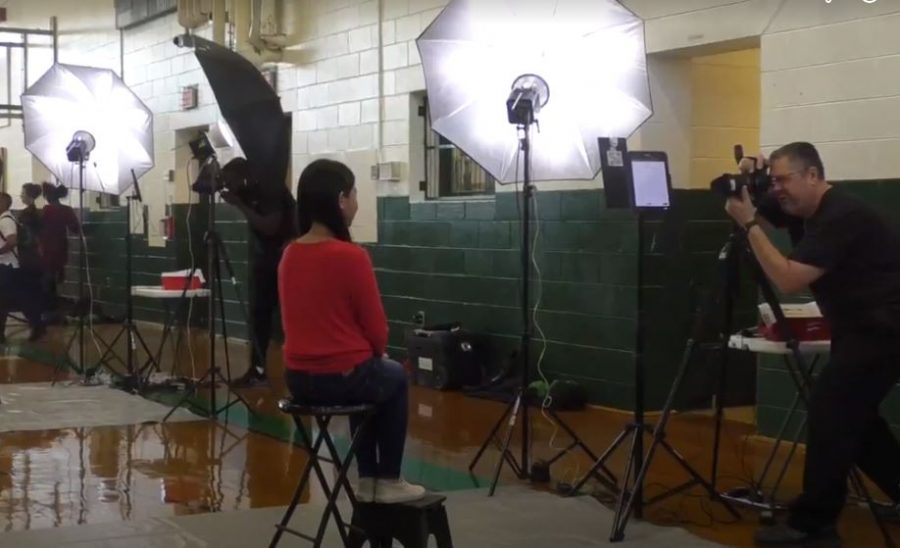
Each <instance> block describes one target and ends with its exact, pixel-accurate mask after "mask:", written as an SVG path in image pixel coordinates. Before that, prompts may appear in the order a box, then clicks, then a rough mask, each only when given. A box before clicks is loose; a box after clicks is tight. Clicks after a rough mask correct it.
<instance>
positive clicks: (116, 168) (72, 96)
mask: <svg viewBox="0 0 900 548" xmlns="http://www.w3.org/2000/svg"><path fill="white" fill-rule="evenodd" d="M22 117H23V119H24V130H25V148H26V149H28V151H29V152H31V153H32V154H34V156H35V157H36V158H37V159H38V160H39V161H40V162H41V163H42V164H44V166H46V167H47V169H49V170H50V172H51V173H52V174H53V175H55V176H56V177H57V179H59V180H60V181H61V182H62V183H63V184H65V185H66V186H68V187H71V188H79V185H80V184H81V182H80V181H79V173H78V167H77V166H76V165H75V163H73V161H72V160H71V159H70V158H69V156H67V148H68V147H69V145H71V144H72V143H73V141H77V140H78V139H79V138H80V137H81V136H84V135H85V132H86V133H87V134H90V137H91V138H92V140H93V142H94V143H95V145H94V147H93V149H92V150H91V151H90V158H89V159H87V160H86V161H85V163H84V181H83V184H84V186H83V189H84V190H95V191H97V192H106V193H110V194H116V195H119V194H122V193H123V192H124V191H125V190H127V189H128V188H129V187H130V186H131V184H132V181H133V179H132V170H134V174H135V176H137V177H140V176H142V175H143V174H144V173H146V172H147V171H149V170H150V169H152V168H153V114H152V113H151V112H150V109H149V108H147V106H146V105H144V103H142V102H141V100H140V99H139V98H138V97H137V95H135V94H134V93H133V92H132V91H131V90H130V89H129V88H128V86H126V85H125V83H124V82H123V81H122V79H121V78H119V77H118V75H116V73H114V72H113V71H111V70H109V69H101V68H94V67H83V66H78V65H64V64H59V63H57V64H55V65H53V66H52V67H50V69H49V70H48V71H47V72H46V73H44V75H43V76H41V77H40V79H38V81H37V82H35V83H34V84H32V86H31V87H29V88H28V90H27V91H25V93H24V94H22ZM76 133H78V134H79V136H78V137H76Z"/></svg>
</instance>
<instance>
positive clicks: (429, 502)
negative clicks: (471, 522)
mask: <svg viewBox="0 0 900 548" xmlns="http://www.w3.org/2000/svg"><path fill="white" fill-rule="evenodd" d="M446 499H447V497H444V496H441V495H434V494H428V495H425V497H424V498H422V499H419V500H416V501H413V502H406V503H400V504H373V503H359V504H357V505H356V506H355V507H354V509H353V520H352V522H351V525H350V529H351V530H350V542H349V544H347V546H349V547H350V548H362V546H363V545H364V544H365V543H366V541H367V540H368V541H369V542H371V546H372V548H391V546H392V544H393V540H394V539H397V540H398V541H400V544H402V545H403V548H427V547H428V537H430V536H431V535H434V538H435V540H436V541H437V546H438V548H453V541H452V540H451V538H450V524H449V523H448V521H447V509H446V508H444V501H445V500H446Z"/></svg>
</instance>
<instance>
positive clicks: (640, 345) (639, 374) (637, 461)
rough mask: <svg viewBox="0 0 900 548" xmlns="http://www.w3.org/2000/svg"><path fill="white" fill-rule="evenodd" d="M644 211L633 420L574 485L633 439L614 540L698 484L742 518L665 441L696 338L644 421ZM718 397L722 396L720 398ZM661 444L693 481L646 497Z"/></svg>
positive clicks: (639, 213) (639, 226)
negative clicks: (656, 410) (652, 416)
mask: <svg viewBox="0 0 900 548" xmlns="http://www.w3.org/2000/svg"><path fill="white" fill-rule="evenodd" d="M644 215H645V214H644V212H643V211H642V209H641V208H638V209H637V232H638V241H637V244H638V247H637V249H638V251H637V253H638V268H637V280H636V285H637V317H638V321H637V335H636V339H635V400H634V415H633V420H632V422H631V423H629V424H628V425H626V426H625V428H624V429H623V430H622V432H620V433H619V435H618V436H617V437H616V438H615V439H614V440H613V442H612V444H610V446H609V448H607V450H606V451H604V453H603V455H602V456H601V457H600V459H598V460H597V461H596V462H595V464H594V467H593V468H592V469H591V470H590V471H589V472H588V474H586V475H585V476H584V477H583V478H582V479H581V480H580V481H579V482H578V483H577V484H576V485H575V486H573V488H572V491H571V492H572V493H575V492H577V491H579V490H580V489H581V487H582V486H584V484H585V482H586V481H587V480H588V478H589V477H590V476H591V474H593V473H594V472H595V471H596V469H597V468H598V467H600V466H603V465H604V464H605V462H606V461H607V459H609V458H610V457H611V456H612V454H613V453H614V452H615V451H616V450H617V449H618V448H619V446H621V445H622V444H623V443H625V441H626V440H627V439H629V438H630V440H631V446H630V449H629V453H628V462H627V464H626V466H625V473H624V476H623V477H624V485H623V486H622V487H621V489H619V496H618V499H617V503H616V512H615V516H614V518H613V527H612V531H611V533H610V537H609V540H610V542H618V541H621V540H622V539H623V538H624V535H625V525H626V524H627V521H628V518H629V516H630V514H631V513H632V512H633V513H634V514H635V515H636V516H638V518H640V517H642V515H643V509H644V506H649V505H651V504H654V503H656V502H660V501H662V500H664V499H666V498H669V497H671V496H673V495H675V494H677V493H680V492H682V491H685V490H687V489H689V488H691V487H693V486H695V485H700V486H702V487H703V488H704V489H705V490H706V491H707V493H709V495H710V496H711V497H712V498H713V499H715V500H717V501H719V502H721V503H722V504H723V505H724V506H725V507H726V509H727V510H728V511H729V512H730V513H731V514H732V515H733V516H735V517H739V516H738V514H737V512H736V511H735V510H734V509H733V508H732V507H731V506H730V505H729V504H728V503H727V502H726V501H725V500H724V499H722V498H721V497H720V496H719V494H718V493H716V491H715V488H714V487H713V485H712V484H711V483H710V482H708V481H706V480H705V479H704V478H703V477H702V476H701V475H700V473H699V472H697V470H696V469H695V468H694V467H693V466H691V465H690V463H688V462H687V460H685V458H684V457H683V456H682V455H681V454H680V453H679V452H678V451H677V450H676V449H675V448H674V447H672V445H671V444H669V443H668V441H666V440H665V433H664V432H665V427H666V423H667V422H668V419H669V415H670V413H671V408H672V404H673V403H674V400H675V397H676V395H677V387H679V386H680V385H681V381H682V379H683V378H684V375H685V373H686V371H687V366H688V364H689V363H690V359H691V356H692V354H693V349H694V339H693V338H692V339H691V340H689V341H688V346H687V348H686V350H685V354H684V357H683V359H682V362H681V366H680V367H679V369H678V373H677V374H676V377H675V384H674V387H673V389H672V391H671V392H670V393H669V396H668V399H667V401H666V404H665V407H664V409H663V413H662V417H661V418H660V420H659V422H658V423H657V425H656V427H655V428H652V429H651V427H650V425H648V424H646V423H645V421H644V375H645V371H644V367H645V363H644V331H645V329H644V319H645V311H644V299H643V256H644V241H643V240H644ZM717 399H718V398H717ZM644 435H648V436H649V435H652V438H653V441H652V443H651V445H650V447H649V449H648V451H647V454H646V457H645V455H644V439H643V438H644ZM658 446H662V448H663V449H664V450H665V451H666V452H667V453H669V455H670V456H671V457H672V458H673V459H674V460H675V462H677V463H678V465H679V466H680V467H681V468H682V469H683V470H684V471H685V472H687V473H688V475H689V476H691V480H689V481H687V482H685V483H683V484H681V485H679V486H677V487H674V488H672V489H670V490H668V491H666V492H664V493H661V494H659V495H657V496H655V497H653V498H652V499H650V500H646V501H645V500H644V496H643V487H644V479H645V477H646V474H647V470H648V469H649V466H650V463H651V461H652V459H653V456H654V453H655V451H656V449H657V447H658Z"/></svg>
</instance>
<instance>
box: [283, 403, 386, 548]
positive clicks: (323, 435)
mask: <svg viewBox="0 0 900 548" xmlns="http://www.w3.org/2000/svg"><path fill="white" fill-rule="evenodd" d="M371 418H372V415H371V414H368V415H366V417H365V420H364V421H363V424H362V425H361V426H360V428H359V429H357V431H356V434H355V435H354V436H353V437H352V438H351V441H350V448H349V450H348V451H347V456H346V457H345V458H344V459H341V458H340V454H339V453H338V451H337V447H335V445H334V441H333V440H332V439H331V436H330V435H329V433H328V424H329V423H330V422H331V417H330V416H327V417H320V416H316V417H315V421H316V425H317V426H318V428H319V432H318V435H317V436H316V439H315V442H314V443H310V436H309V434H308V433H307V432H306V428H305V427H304V425H303V423H302V421H301V420H300V417H297V416H295V417H294V422H295V424H296V425H297V429H298V430H299V431H300V436H301V437H302V443H303V447H304V448H305V449H307V450H308V451H309V461H308V462H307V463H306V466H305V467H304V469H303V475H302V476H301V479H300V483H299V484H298V485H297V489H296V491H295V492H294V496H293V498H292V499H291V503H290V505H289V506H288V508H287V511H286V512H285V514H284V516H283V517H282V519H281V523H279V524H278V525H276V526H275V529H276V530H275V535H274V536H273V537H272V541H271V542H270V543H269V548H275V547H276V546H277V545H278V542H279V541H280V540H281V536H282V534H284V532H285V531H288V532H290V533H292V534H294V535H296V536H299V537H301V538H304V539H306V540H309V541H312V542H313V546H314V547H315V548H319V547H320V546H322V541H323V540H324V538H325V531H326V529H327V527H328V521H329V519H330V518H331V516H332V515H334V520H335V523H336V524H337V528H338V533H339V534H340V536H341V541H342V543H343V545H344V546H348V545H349V540H350V537H349V536H348V532H347V525H348V524H347V523H346V522H345V521H344V520H343V519H342V518H341V513H340V510H339V509H338V507H337V500H338V497H339V496H340V492H341V489H344V490H345V491H346V493H347V495H348V497H349V498H350V503H351V504H352V505H353V507H354V508H355V507H356V497H355V495H354V493H353V489H352V488H351V486H350V481H349V479H348V478H347V474H348V472H349V471H350V466H351V464H352V463H353V458H354V457H355V455H356V449H357V446H358V444H359V438H360V436H359V434H360V432H362V431H363V430H364V429H365V428H368V427H369V423H370V422H371ZM323 443H324V444H325V446H326V447H327V449H328V453H329V456H330V458H324V457H319V451H320V449H321V447H322V444H323ZM320 460H325V461H326V462H330V463H331V464H332V465H334V466H337V467H338V477H337V479H336V481H335V483H334V487H333V488H332V487H329V484H328V481H327V479H326V477H325V473H324V471H323V470H322V465H321V464H320V462H319V461H320ZM313 471H314V472H315V474H316V478H317V479H318V480H319V483H320V485H321V486H322V490H323V491H324V493H325V496H326V497H327V504H326V506H325V511H324V512H323V513H322V518H321V519H320V520H319V527H318V530H317V532H316V536H315V537H314V538H313V537H310V536H308V535H305V534H303V533H300V532H299V531H294V530H292V529H291V528H289V527H288V526H287V524H288V522H290V519H291V517H292V516H293V514H294V511H295V510H296V508H297V505H298V504H299V502H300V497H301V496H302V494H303V490H304V489H305V488H306V485H307V483H308V481H309V476H310V474H311V473H312V472H313ZM350 527H351V530H352V528H353V525H352V524H350Z"/></svg>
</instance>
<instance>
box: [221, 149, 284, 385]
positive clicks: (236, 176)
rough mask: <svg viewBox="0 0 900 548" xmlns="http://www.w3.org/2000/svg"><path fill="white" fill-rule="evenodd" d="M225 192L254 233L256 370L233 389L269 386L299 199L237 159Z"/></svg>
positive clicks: (225, 171) (228, 170)
mask: <svg viewBox="0 0 900 548" xmlns="http://www.w3.org/2000/svg"><path fill="white" fill-rule="evenodd" d="M222 178H223V179H224V180H225V189H223V190H222V191H221V196H222V199H223V200H225V202H227V203H229V204H231V205H232V206H234V207H236V208H237V209H238V210H239V211H240V212H241V213H242V214H243V215H244V217H245V218H246V219H247V222H248V223H249V225H250V231H251V232H252V234H253V251H252V255H251V269H252V275H251V278H250V310H251V319H250V343H251V344H250V367H249V369H247V372H246V373H245V374H244V375H243V376H241V377H240V378H238V379H235V381H234V383H233V385H234V386H236V387H251V386H261V385H265V384H267V382H268V381H267V378H266V361H267V360H266V355H267V353H268V350H269V341H270V340H271V338H272V322H273V320H274V317H275V310H276V307H277V306H278V261H279V260H281V252H282V250H283V249H284V246H285V245H287V243H288V242H290V241H291V240H292V239H293V238H295V237H296V236H297V224H296V219H297V217H296V210H297V205H296V202H294V197H293V196H291V192H290V191H289V190H288V188H287V185H283V184H282V185H276V187H275V189H274V190H272V192H267V190H268V189H265V188H263V187H262V185H261V184H259V183H258V181H256V180H255V179H254V175H253V173H252V170H251V169H250V164H249V163H248V162H247V160H245V159H244V158H235V159H233V160H231V161H230V162H228V163H227V164H225V166H223V167H222Z"/></svg>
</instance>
